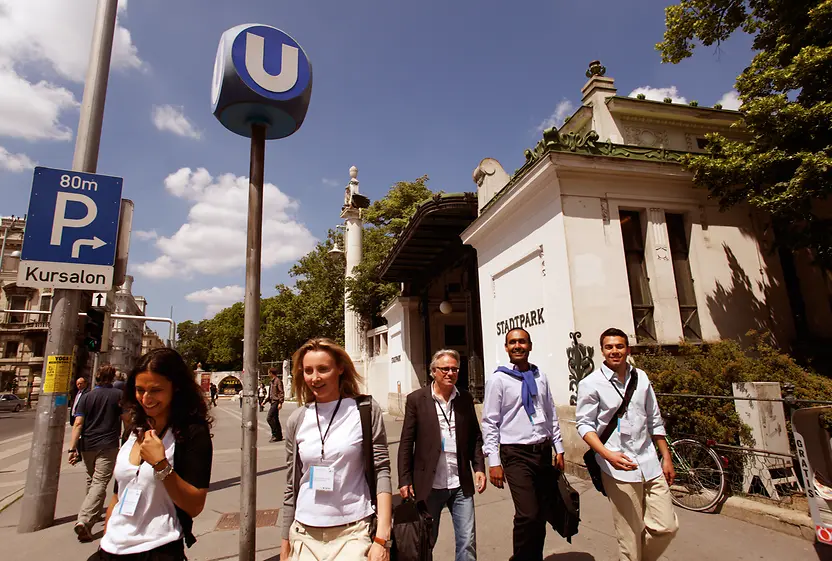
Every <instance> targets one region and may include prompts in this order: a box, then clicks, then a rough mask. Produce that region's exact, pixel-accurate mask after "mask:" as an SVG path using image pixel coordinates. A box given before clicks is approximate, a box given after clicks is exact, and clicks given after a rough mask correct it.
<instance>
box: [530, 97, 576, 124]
mask: <svg viewBox="0 0 832 561" xmlns="http://www.w3.org/2000/svg"><path fill="white" fill-rule="evenodd" d="M574 112H575V106H574V105H573V104H572V102H571V101H569V100H568V99H563V100H561V101H560V103H558V104H557V105H556V106H555V111H554V112H553V113H552V114H551V115H549V116H548V117H547V118H545V119H544V120H543V121H542V122H541V123H540V124H539V125H537V130H538V131H541V132H542V131H544V130H546V129H549V128H552V127H559V126H561V125H562V124H563V120H564V119H566V118H567V117H569V116H571V115H572V113H574Z"/></svg>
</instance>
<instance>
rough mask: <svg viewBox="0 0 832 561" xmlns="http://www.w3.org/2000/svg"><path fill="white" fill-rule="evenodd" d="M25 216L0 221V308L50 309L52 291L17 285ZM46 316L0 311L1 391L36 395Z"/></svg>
mask: <svg viewBox="0 0 832 561" xmlns="http://www.w3.org/2000/svg"><path fill="white" fill-rule="evenodd" d="M25 227H26V219H25V218H17V217H14V216H12V217H4V218H2V221H0V306H2V308H0V310H33V311H50V310H51V309H52V291H51V290H49V289H45V290H38V289H36V288H24V287H20V286H17V270H18V264H19V262H20V251H21V248H22V247H23V232H24V229H25ZM48 333H49V316H47V315H43V314H26V313H18V312H14V313H6V312H0V393H2V392H9V391H11V392H14V393H17V394H18V395H19V396H21V397H23V398H26V397H28V396H29V395H30V394H35V395H37V393H38V388H39V387H40V379H41V372H42V371H43V354H44V349H45V348H46V337H47V335H48Z"/></svg>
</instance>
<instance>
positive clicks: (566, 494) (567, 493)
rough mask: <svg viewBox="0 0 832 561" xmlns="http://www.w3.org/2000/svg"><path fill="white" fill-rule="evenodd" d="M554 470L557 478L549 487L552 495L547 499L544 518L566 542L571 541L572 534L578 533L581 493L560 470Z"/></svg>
mask: <svg viewBox="0 0 832 561" xmlns="http://www.w3.org/2000/svg"><path fill="white" fill-rule="evenodd" d="M554 472H555V475H556V476H557V479H556V480H555V481H554V484H553V485H552V488H551V493H552V497H551V500H549V501H548V503H549V511H548V512H547V517H546V520H547V522H549V524H551V525H552V528H553V529H554V530H555V531H556V532H557V533H558V534H560V535H561V536H562V537H564V538H566V541H567V542H569V543H572V536H574V535H575V534H577V533H578V525H579V524H580V523H581V495H580V493H578V492H577V491H576V490H575V488H574V487H572V485H570V484H569V481H568V480H567V479H566V476H565V475H564V474H563V473H562V472H560V471H559V470H554Z"/></svg>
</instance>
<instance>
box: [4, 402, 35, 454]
mask: <svg viewBox="0 0 832 561" xmlns="http://www.w3.org/2000/svg"><path fill="white" fill-rule="evenodd" d="M35 403H36V404H37V402H35ZM34 426H35V411H34V409H32V410H30V411H27V410H24V411H19V412H17V413H12V412H11V411H9V412H6V411H4V412H2V413H0V453H2V448H3V441H5V440H7V439H9V438H13V437H15V436H20V435H21V434H26V433H28V432H32V427H34Z"/></svg>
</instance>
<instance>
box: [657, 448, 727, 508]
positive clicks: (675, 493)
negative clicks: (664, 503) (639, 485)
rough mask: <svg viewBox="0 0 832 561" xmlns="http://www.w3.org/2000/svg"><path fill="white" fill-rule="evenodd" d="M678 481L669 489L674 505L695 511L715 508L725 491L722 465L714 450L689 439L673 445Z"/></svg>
mask: <svg viewBox="0 0 832 561" xmlns="http://www.w3.org/2000/svg"><path fill="white" fill-rule="evenodd" d="M669 445H670V453H671V455H672V457H673V463H674V467H675V469H676V480H675V481H674V482H673V485H672V486H671V487H670V494H671V497H672V498H673V503H674V504H676V505H677V506H680V507H682V508H685V509H687V510H692V511H695V512H707V511H709V510H711V509H713V508H714V507H715V506H716V505H717V503H719V501H720V499H721V498H722V494H723V493H724V492H725V472H724V471H723V470H722V462H721V461H720V459H719V456H717V455H716V452H714V451H713V450H712V449H711V448H708V447H707V446H705V445H703V444H701V443H699V442H697V441H695V440H690V439H684V440H677V441H675V442H673V443H672V444H670V443H669Z"/></svg>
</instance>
